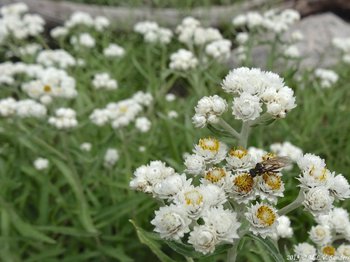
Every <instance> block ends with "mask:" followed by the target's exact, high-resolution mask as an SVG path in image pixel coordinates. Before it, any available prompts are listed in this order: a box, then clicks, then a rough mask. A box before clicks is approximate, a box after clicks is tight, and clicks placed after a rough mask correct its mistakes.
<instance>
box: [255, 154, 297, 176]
mask: <svg viewBox="0 0 350 262" xmlns="http://www.w3.org/2000/svg"><path fill="white" fill-rule="evenodd" d="M261 164H262V166H263V170H264V172H273V171H278V170H280V169H282V168H284V167H286V166H289V165H291V164H292V160H291V159H290V158H289V157H284V156H277V157H273V158H270V159H268V160H265V161H263V162H261Z"/></svg>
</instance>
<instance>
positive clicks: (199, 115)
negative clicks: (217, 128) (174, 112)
mask: <svg viewBox="0 0 350 262" xmlns="http://www.w3.org/2000/svg"><path fill="white" fill-rule="evenodd" d="M226 110H227V102H226V101H225V99H223V98H221V97H219V96H217V95H214V96H209V97H208V96H205V97H203V98H201V99H200V100H199V101H198V104H197V106H196V107H195V111H196V114H195V115H194V116H193V118H192V121H193V124H194V125H195V126H196V127H204V126H205V125H206V124H215V123H217V122H219V119H220V116H221V115H222V114H223V113H224V112H225V111H226Z"/></svg>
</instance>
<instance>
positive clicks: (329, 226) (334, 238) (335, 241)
mask: <svg viewBox="0 0 350 262" xmlns="http://www.w3.org/2000/svg"><path fill="white" fill-rule="evenodd" d="M316 220H317V222H318V224H317V225H316V226H313V227H312V228H311V229H310V231H309V238H310V240H311V241H312V242H313V243H314V244H315V246H313V245H311V244H308V243H306V242H304V243H300V244H298V245H296V246H295V247H294V251H295V253H296V255H297V256H298V257H299V259H300V261H316V256H317V257H319V259H320V258H322V261H323V260H326V261H350V245H349V244H348V243H345V242H339V239H345V240H346V241H350V221H349V214H348V212H347V211H346V210H345V209H343V208H334V209H332V210H331V211H330V212H329V214H327V215H321V216H319V217H318V218H317V219H316ZM336 246H337V247H336Z"/></svg>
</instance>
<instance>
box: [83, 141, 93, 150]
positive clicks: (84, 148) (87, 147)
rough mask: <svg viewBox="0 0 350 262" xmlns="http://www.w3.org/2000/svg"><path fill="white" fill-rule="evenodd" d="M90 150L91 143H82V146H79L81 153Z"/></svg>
mask: <svg viewBox="0 0 350 262" xmlns="http://www.w3.org/2000/svg"><path fill="white" fill-rule="evenodd" d="M91 148H92V145H91V143H88V142H85V143H82V144H81V145H80V149H81V150H82V151H86V152H90V151H91Z"/></svg>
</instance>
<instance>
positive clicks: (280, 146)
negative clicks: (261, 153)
mask: <svg viewBox="0 0 350 262" xmlns="http://www.w3.org/2000/svg"><path fill="white" fill-rule="evenodd" d="M270 150H271V152H273V153H275V154H276V155H277V156H281V157H288V158H289V159H290V160H292V161H293V162H295V163H297V162H298V161H299V159H300V158H301V157H302V156H303V151H302V150H301V149H300V148H299V147H296V146H295V145H293V144H292V143H290V142H288V141H285V142H283V143H274V144H272V145H270ZM292 167H293V166H292V165H290V166H288V167H285V170H288V169H289V170H291V169H292Z"/></svg>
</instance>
